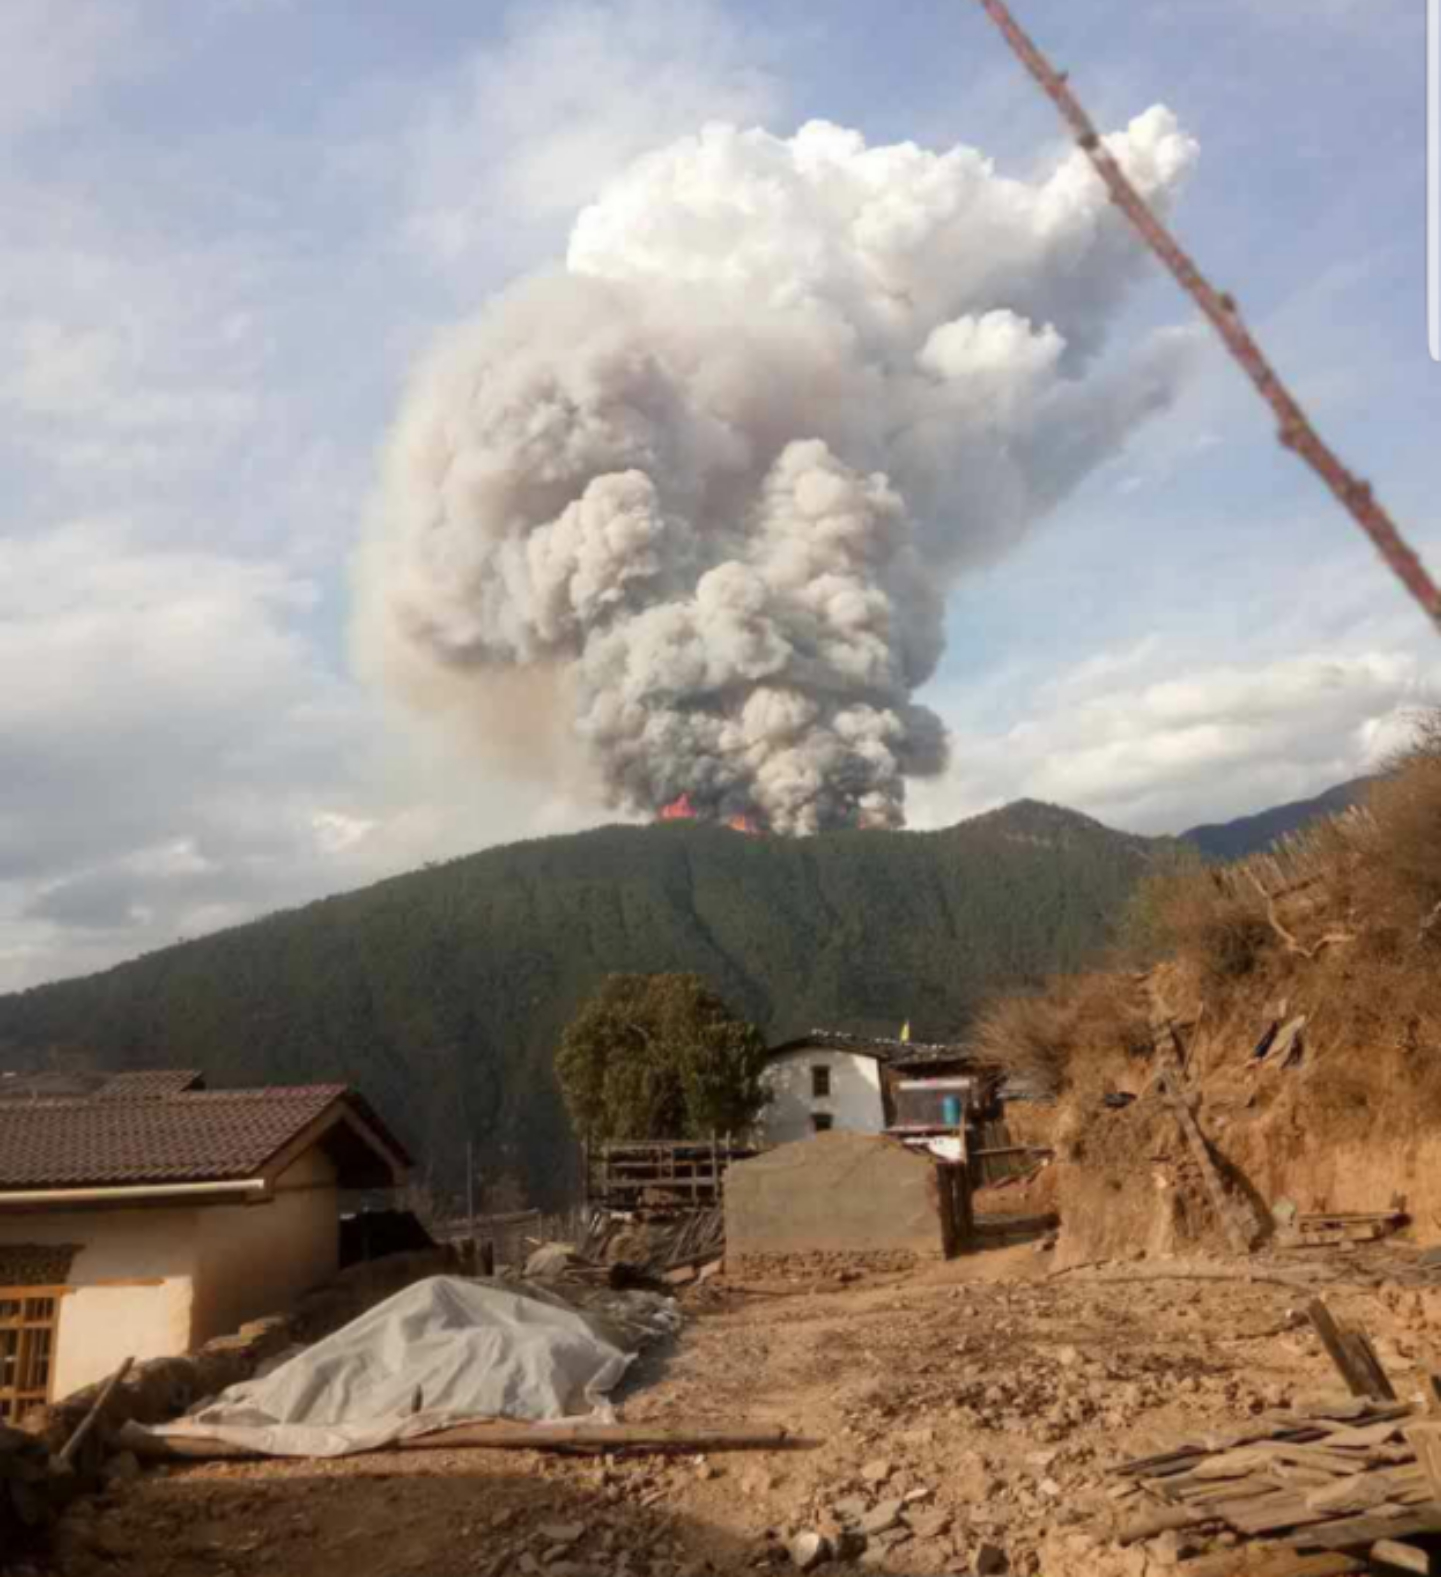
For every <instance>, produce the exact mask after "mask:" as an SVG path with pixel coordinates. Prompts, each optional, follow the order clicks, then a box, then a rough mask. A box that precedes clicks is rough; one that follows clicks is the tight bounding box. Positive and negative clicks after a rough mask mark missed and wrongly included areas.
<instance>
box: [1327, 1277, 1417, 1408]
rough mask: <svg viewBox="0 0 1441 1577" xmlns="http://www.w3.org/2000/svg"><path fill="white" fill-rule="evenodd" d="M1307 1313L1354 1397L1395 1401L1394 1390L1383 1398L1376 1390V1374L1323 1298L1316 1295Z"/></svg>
mask: <svg viewBox="0 0 1441 1577" xmlns="http://www.w3.org/2000/svg"><path fill="white" fill-rule="evenodd" d="M1306 1314H1307V1316H1308V1318H1309V1319H1310V1321H1311V1324H1312V1325H1313V1326H1314V1327H1315V1328H1316V1334H1317V1335H1318V1336H1319V1337H1320V1338H1321V1345H1322V1346H1323V1347H1324V1348H1325V1349H1326V1352H1327V1355H1328V1356H1329V1357H1330V1359H1331V1362H1332V1363H1333V1364H1335V1365H1336V1368H1337V1370H1338V1371H1339V1372H1340V1375H1341V1378H1342V1379H1343V1380H1344V1381H1345V1382H1346V1385H1347V1387H1348V1389H1349V1390H1350V1392H1351V1394H1352V1395H1353V1396H1358V1397H1374V1398H1377V1399H1378V1400H1387V1401H1395V1399H1396V1393H1395V1392H1394V1391H1392V1392H1391V1395H1390V1396H1389V1397H1384V1396H1382V1395H1381V1394H1380V1393H1378V1392H1377V1391H1376V1390H1374V1389H1373V1388H1374V1386H1375V1384H1376V1379H1375V1376H1374V1375H1373V1374H1371V1373H1370V1371H1369V1369H1368V1367H1367V1366H1366V1363H1365V1360H1364V1359H1363V1358H1362V1356H1361V1355H1360V1354H1359V1353H1358V1352H1357V1351H1356V1350H1355V1349H1354V1347H1353V1346H1352V1345H1351V1344H1350V1343H1348V1342H1347V1340H1346V1336H1347V1334H1348V1333H1347V1332H1346V1331H1344V1330H1343V1329H1342V1327H1341V1326H1340V1325H1339V1324H1338V1323H1337V1321H1336V1317H1335V1315H1333V1314H1332V1313H1331V1311H1330V1309H1328V1308H1327V1307H1326V1301H1325V1299H1324V1298H1313V1299H1312V1300H1311V1302H1310V1304H1309V1305H1308V1306H1307V1308H1306ZM1388 1389H1389V1384H1388Z"/></svg>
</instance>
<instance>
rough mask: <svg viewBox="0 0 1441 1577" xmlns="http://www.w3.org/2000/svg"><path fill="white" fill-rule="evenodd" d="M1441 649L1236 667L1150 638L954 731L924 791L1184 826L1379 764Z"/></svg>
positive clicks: (967, 802)
mask: <svg viewBox="0 0 1441 1577" xmlns="http://www.w3.org/2000/svg"><path fill="white" fill-rule="evenodd" d="M1438 684H1441V661H1438V660H1436V659H1434V658H1433V659H1429V660H1422V659H1418V658H1417V657H1415V656H1413V655H1411V654H1410V653H1407V652H1405V651H1401V650H1361V651H1350V652H1345V653H1330V652H1321V651H1311V652H1303V653H1300V654H1297V655H1291V656H1281V657H1276V658H1273V659H1270V660H1258V661H1255V662H1251V663H1248V664H1246V665H1244V666H1242V665H1239V664H1237V665H1231V664H1225V663H1216V662H1214V661H1211V662H1206V661H1205V660H1204V659H1201V660H1198V658H1197V654H1196V653H1195V651H1194V650H1188V649H1186V648H1184V647H1181V646H1179V645H1169V644H1168V643H1167V642H1166V641H1164V640H1163V639H1161V638H1159V637H1151V638H1148V639H1146V640H1144V641H1141V642H1139V643H1137V644H1136V645H1134V646H1132V647H1129V648H1123V649H1120V650H1117V651H1114V652H1111V653H1106V654H1103V655H1102V656H1100V657H1099V658H1097V659H1093V660H1092V661H1091V662H1090V663H1088V664H1086V665H1084V666H1083V667H1082V668H1080V669H1077V670H1075V671H1074V672H1072V673H1071V674H1070V675H1069V676H1064V675H1063V676H1062V677H1060V678H1059V679H1057V680H1055V681H1052V682H1049V683H1045V684H1042V685H1041V686H1040V687H1038V689H1037V690H1036V691H1035V693H1034V695H1033V698H1032V701H1031V704H1030V706H1029V707H1028V708H1027V710H1026V715H1025V716H1024V717H1023V718H1022V719H1021V720H1020V721H1018V722H1015V723H1013V724H1012V725H1011V726H1009V727H1007V728H1004V729H1001V730H997V731H996V732H994V733H980V732H973V733H971V734H969V735H962V736H961V737H960V738H958V740H957V742H956V750H955V758H956V764H955V767H954V768H953V770H952V772H951V774H950V776H949V777H948V779H947V780H946V781H945V782H944V783H942V784H938V785H935V786H928V787H922V788H919V789H917V790H916V791H915V793H914V795H913V806H914V810H915V815H914V817H913V821H914V823H915V824H916V825H927V826H939V825H946V824H949V823H950V822H953V821H956V820H958V819H959V818H960V817H961V816H964V815H969V814H973V813H975V812H976V811H979V810H984V809H988V808H990V807H991V806H992V805H995V804H998V803H1001V802H1003V801H1006V800H1010V799H1016V798H1020V797H1026V798H1032V799H1040V800H1047V801H1051V802H1054V803H1058V804H1064V805H1069V806H1072V807H1074V808H1076V809H1078V810H1084V811H1087V812H1089V813H1090V814H1092V815H1095V816H1097V817H1099V818H1100V819H1101V820H1103V821H1107V822H1109V823H1111V824H1112V825H1115V826H1120V827H1125V828H1127V829H1130V830H1134V831H1138V832H1152V833H1155V832H1179V831H1183V830H1184V829H1185V828H1186V827H1188V826H1192V825H1195V824H1196V823H1198V822H1201V821H1217V820H1226V819H1228V818H1230V817H1232V816H1238V815H1244V814H1248V813H1250V812H1253V811H1256V810H1261V809H1264V808H1266V807H1267V806H1270V805H1274V804H1279V803H1283V802H1285V801H1287V800H1291V799H1297V798H1304V797H1305V796H1307V795H1309V794H1314V793H1317V792H1319V791H1320V790H1322V789H1325V788H1329V787H1331V786H1332V785H1333V784H1335V783H1338V782H1341V781H1343V780H1345V779H1347V778H1350V777H1354V776H1357V775H1359V774H1360V773H1362V772H1364V771H1366V770H1368V769H1369V768H1370V767H1372V766H1374V765H1375V763H1376V761H1377V759H1378V757H1379V756H1380V755H1381V754H1384V752H1385V750H1386V748H1387V747H1388V745H1389V744H1394V743H1395V742H1396V740H1397V739H1398V738H1399V737H1401V734H1402V733H1403V732H1404V726H1405V718H1406V716H1407V715H1408V713H1410V712H1411V711H1412V710H1413V709H1414V708H1415V707H1416V706H1418V705H1421V704H1424V703H1425V702H1426V701H1427V700H1428V698H1430V697H1432V696H1434V695H1435V694H1436V693H1437V690H1436V687H1437V686H1438Z"/></svg>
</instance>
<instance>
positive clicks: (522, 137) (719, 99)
mask: <svg viewBox="0 0 1441 1577" xmlns="http://www.w3.org/2000/svg"><path fill="white" fill-rule="evenodd" d="M774 38H775V29H774V28H773V27H772V26H770V24H768V25H767V28H766V29H765V30H764V31H763V30H761V29H759V28H757V29H755V30H749V29H747V28H745V27H744V26H743V25H741V24H740V23H738V22H737V21H736V20H734V18H733V17H732V16H731V15H730V14H728V13H727V11H726V10H725V9H723V7H722V6H721V5H720V4H718V3H716V0H552V3H545V4H529V5H526V6H523V7H522V6H519V5H517V6H515V7H513V8H512V10H511V11H510V12H509V14H508V16H507V20H506V24H505V27H504V31H503V33H502V36H501V38H500V40H499V42H498V43H496V44H495V45H493V46H492V47H489V48H487V49H484V50H482V51H480V52H479V53H477V54H476V55H475V56H474V57H473V58H471V59H470V60H468V61H466V62H464V63H463V64H462V65H461V66H460V67H459V68H458V69H457V70H456V71H455V72H454V74H453V76H452V77H451V79H450V81H449V82H448V83H447V84H446V85H445V86H444V87H443V88H441V89H440V90H438V91H437V92H436V94H435V96H434V98H433V100H432V102H431V103H430V104H429V105H428V107H427V108H426V110H425V111H424V112H423V113H422V115H421V116H420V117H419V119H418V122H417V124H416V126H415V127H414V129H413V131H412V133H411V136H410V139H409V149H408V155H409V164H410V174H409V183H410V193H411V197H410V200H411V205H412V213H411V216H410V219H409V225H408V228H409V230H410V233H411V234H412V236H413V237H414V238H415V239H416V240H417V241H418V242H419V243H420V244H421V245H422V246H423V247H424V248H425V250H426V251H427V252H428V253H429V254H430V255H431V256H432V257H434V258H435V259H437V260H438V261H440V262H442V263H444V264H447V265H452V266H461V265H465V264H467V263H473V262H474V260H475V259H476V258H477V257H478V256H489V257H491V258H494V257H495V255H496V254H497V253H499V254H500V255H502V256H503V255H506V254H508V253H513V251H514V241H515V238H516V232H517V231H519V232H520V233H521V235H522V236H524V237H525V240H526V242H527V243H530V244H532V245H533V243H534V240H535V236H536V230H537V228H543V227H544V226H546V225H555V226H557V233H559V228H560V227H563V224H564V222H565V221H567V220H568V219H569V218H570V217H571V215H572V214H573V213H574V212H575V210H576V209H577V208H578V207H579V206H580V205H581V204H582V203H584V202H586V201H587V200H589V199H590V198H591V197H593V196H594V195H595V194H596V192H597V191H598V190H599V189H600V187H601V185H602V184H603V183H604V182H605V181H606V180H607V179H608V178H609V177H610V176H611V175H613V174H614V173H615V172H616V171H617V170H619V169H621V168H623V167H624V166H625V165H626V164H628V163H629V162H630V161H631V160H632V159H633V158H635V157H636V156H637V155H638V154H640V153H643V152H644V151H645V150H647V149H648V148H651V147H654V146H655V145H657V144H659V143H662V142H665V141H667V140H669V139H670V138H672V137H675V136H678V135H680V134H681V133H682V132H686V131H690V130H693V129H694V128H695V127H696V126H697V125H699V124H701V123H702V122H704V121H707V120H713V119H715V120H729V121H736V122H740V123H742V124H746V125H749V124H753V123H758V122H761V121H765V120H768V119H770V118H771V117H772V116H773V115H774V113H775V112H776V111H777V109H778V108H779V104H780V89H779V86H778V83H777V80H776V79H775V78H774V77H773V76H772V75H771V74H770V73H769V72H768V71H766V70H765V69H764V68H763V67H761V66H758V64H757V62H758V61H762V60H764V59H765V58H766V57H767V56H768V55H771V54H773V53H774V48H775V45H774ZM521 250H524V246H522V248H521Z"/></svg>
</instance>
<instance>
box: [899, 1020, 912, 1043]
mask: <svg viewBox="0 0 1441 1577" xmlns="http://www.w3.org/2000/svg"><path fill="white" fill-rule="evenodd" d="M910 1038H911V1021H910V1020H909V1019H907V1020H906V1021H905V1023H904V1024H902V1025H901V1039H902V1040H909V1039H910Z"/></svg>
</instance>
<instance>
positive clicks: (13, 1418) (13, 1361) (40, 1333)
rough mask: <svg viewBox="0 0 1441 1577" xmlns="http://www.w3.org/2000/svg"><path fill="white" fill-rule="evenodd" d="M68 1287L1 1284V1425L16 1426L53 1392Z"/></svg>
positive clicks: (41, 1404) (47, 1400)
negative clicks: (61, 1322)
mask: <svg viewBox="0 0 1441 1577" xmlns="http://www.w3.org/2000/svg"><path fill="white" fill-rule="evenodd" d="M73 1290H74V1289H73V1288H71V1287H0V1423H4V1424H10V1425H15V1424H18V1423H19V1422H20V1421H21V1419H22V1418H24V1417H25V1415H26V1414H27V1413H29V1412H30V1410H31V1409H32V1408H35V1407H44V1406H45V1405H46V1404H47V1403H48V1402H49V1401H50V1399H51V1397H52V1396H53V1395H54V1390H55V1365H56V1361H57V1359H58V1358H59V1354H60V1309H61V1305H62V1302H63V1299H64V1297H65V1294H66V1293H67V1292H72V1291H73Z"/></svg>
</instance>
